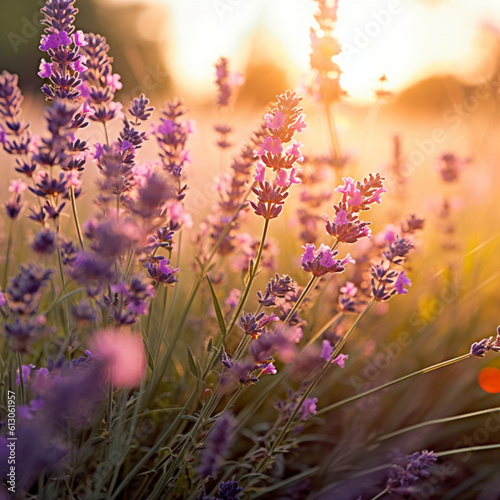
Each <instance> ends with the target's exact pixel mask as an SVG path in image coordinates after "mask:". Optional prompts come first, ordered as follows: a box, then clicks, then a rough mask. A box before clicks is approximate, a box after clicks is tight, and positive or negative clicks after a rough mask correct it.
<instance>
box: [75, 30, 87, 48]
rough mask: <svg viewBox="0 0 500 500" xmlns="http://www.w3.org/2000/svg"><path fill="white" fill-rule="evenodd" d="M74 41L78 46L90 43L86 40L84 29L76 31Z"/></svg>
mask: <svg viewBox="0 0 500 500" xmlns="http://www.w3.org/2000/svg"><path fill="white" fill-rule="evenodd" d="M73 42H74V44H75V45H76V46H77V47H84V46H85V45H88V43H87V42H86V41H85V35H84V33H83V31H82V30H78V31H76V32H75V33H74V35H73Z"/></svg>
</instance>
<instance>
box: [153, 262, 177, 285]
mask: <svg viewBox="0 0 500 500" xmlns="http://www.w3.org/2000/svg"><path fill="white" fill-rule="evenodd" d="M144 267H145V268H146V271H147V273H148V275H149V276H150V277H151V278H152V279H153V280H154V281H156V282H157V283H162V284H163V285H165V286H166V285H173V284H174V283H177V281H179V280H178V279H177V276H176V275H177V273H178V272H179V269H178V268H175V267H172V266H171V265H170V261H169V260H168V259H166V258H165V257H163V256H157V257H151V258H150V259H149V260H148V261H146V263H145V264H144Z"/></svg>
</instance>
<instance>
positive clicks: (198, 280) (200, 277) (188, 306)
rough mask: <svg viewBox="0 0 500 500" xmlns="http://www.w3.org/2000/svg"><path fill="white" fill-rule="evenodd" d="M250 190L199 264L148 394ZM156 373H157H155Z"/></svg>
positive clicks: (163, 367)
mask: <svg viewBox="0 0 500 500" xmlns="http://www.w3.org/2000/svg"><path fill="white" fill-rule="evenodd" d="M251 192H252V186H250V187H249V188H248V190H247V192H246V193H245V195H244V196H243V199H242V201H241V203H240V204H239V206H238V208H237V209H236V210H235V212H234V214H233V216H232V217H231V219H230V220H229V222H228V223H227V224H226V226H225V227H224V229H223V230H222V231H221V233H220V235H219V238H218V239H217V241H216V242H215V244H214V246H213V248H212V250H211V252H210V253H209V255H208V256H207V258H206V260H205V262H204V263H203V265H202V266H201V269H200V273H199V275H198V277H197V278H196V281H195V282H194V284H193V288H192V289H191V292H190V294H189V297H188V299H187V301H186V304H185V306H184V309H183V310H182V312H181V315H180V319H179V322H178V323H177V327H176V329H175V331H174V333H173V335H172V338H171V340H170V344H169V346H168V349H167V352H166V354H165V356H164V357H163V358H162V362H161V365H160V366H159V367H158V369H157V370H155V374H154V375H153V380H152V382H151V386H150V388H149V391H150V394H154V392H155V391H156V388H157V386H158V384H159V383H160V380H161V377H162V376H163V372H164V371H165V369H166V367H167V365H168V363H169V362H170V358H171V357H172V354H173V352H174V349H175V345H176V344H177V341H178V340H179V337H180V334H181V331H182V327H183V326H184V322H185V321H186V318H187V316H188V313H189V310H190V309H191V306H192V304H193V302H194V299H195V297H196V293H197V292H198V289H199V287H200V285H201V283H202V282H203V280H204V279H205V275H206V273H207V272H208V269H209V268H210V263H211V261H212V259H213V258H214V256H215V254H216V252H217V250H218V248H219V247H220V245H221V243H222V241H223V240H224V238H225V237H226V236H227V234H228V233H229V231H230V229H231V227H232V224H233V222H234V221H235V220H236V218H237V217H238V214H239V213H240V211H241V210H242V209H243V207H244V206H245V203H246V199H247V198H248V196H249V195H250V193H251ZM157 373H158V375H157Z"/></svg>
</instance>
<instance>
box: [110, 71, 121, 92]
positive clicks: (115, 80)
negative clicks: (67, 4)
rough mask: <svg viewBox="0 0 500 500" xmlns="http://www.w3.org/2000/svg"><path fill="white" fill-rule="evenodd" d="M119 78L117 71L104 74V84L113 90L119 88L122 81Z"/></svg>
mask: <svg viewBox="0 0 500 500" xmlns="http://www.w3.org/2000/svg"><path fill="white" fill-rule="evenodd" d="M120 78H121V76H120V75H119V74H118V73H115V74H113V75H106V84H107V85H109V86H110V87H111V88H112V89H113V90H120V89H121V88H122V87H123V83H122V82H120Z"/></svg>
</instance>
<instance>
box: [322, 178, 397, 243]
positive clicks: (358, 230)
mask: <svg viewBox="0 0 500 500" xmlns="http://www.w3.org/2000/svg"><path fill="white" fill-rule="evenodd" d="M343 181H344V186H340V187H338V188H337V189H336V191H337V192H339V193H341V194H342V200H341V201H340V203H338V204H337V205H334V206H333V208H334V210H335V218H334V219H333V221H330V220H329V219H326V232H327V233H328V234H330V235H331V236H334V237H335V238H336V239H337V240H338V241H341V242H344V243H356V241H358V240H359V239H361V238H363V237H365V236H370V234H371V231H370V228H369V225H370V223H369V222H363V221H361V220H360V219H359V215H358V213H359V212H360V211H363V210H369V209H370V205H372V204H373V203H380V197H381V195H382V194H383V193H385V192H386V191H387V189H385V188H384V186H383V183H382V181H383V177H381V176H380V174H376V175H373V174H370V175H369V176H368V177H367V178H365V179H364V180H363V181H362V182H359V181H358V182H357V183H355V182H354V180H353V179H351V178H350V177H344V178H343Z"/></svg>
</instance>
